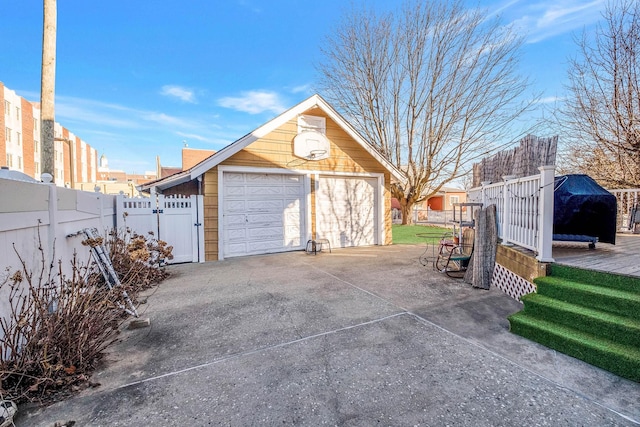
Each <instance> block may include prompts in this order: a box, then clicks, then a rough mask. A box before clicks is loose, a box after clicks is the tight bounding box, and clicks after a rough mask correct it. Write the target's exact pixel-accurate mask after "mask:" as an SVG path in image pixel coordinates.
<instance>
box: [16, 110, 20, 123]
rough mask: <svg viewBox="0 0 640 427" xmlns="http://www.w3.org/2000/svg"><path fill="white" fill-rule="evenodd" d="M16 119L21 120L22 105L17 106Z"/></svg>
mask: <svg viewBox="0 0 640 427" xmlns="http://www.w3.org/2000/svg"><path fill="white" fill-rule="evenodd" d="M16 119H18V120H20V107H16Z"/></svg>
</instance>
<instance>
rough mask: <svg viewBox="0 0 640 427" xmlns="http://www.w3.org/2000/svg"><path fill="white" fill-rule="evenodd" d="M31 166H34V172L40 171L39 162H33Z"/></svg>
mask: <svg viewBox="0 0 640 427" xmlns="http://www.w3.org/2000/svg"><path fill="white" fill-rule="evenodd" d="M33 166H35V168H34V169H35V171H36V173H37V174H38V173H40V163H34V164H33Z"/></svg>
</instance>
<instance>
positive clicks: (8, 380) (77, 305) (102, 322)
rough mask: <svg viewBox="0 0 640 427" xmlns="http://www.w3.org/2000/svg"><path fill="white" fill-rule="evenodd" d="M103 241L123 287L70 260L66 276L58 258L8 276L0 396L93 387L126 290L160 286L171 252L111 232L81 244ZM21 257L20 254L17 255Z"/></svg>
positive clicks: (0, 336)
mask: <svg viewBox="0 0 640 427" xmlns="http://www.w3.org/2000/svg"><path fill="white" fill-rule="evenodd" d="M103 243H104V244H105V246H106V247H107V248H108V249H109V251H110V255H111V260H112V262H113V265H114V269H115V271H116V273H117V274H118V276H119V279H120V281H121V283H122V287H114V288H113V289H109V287H108V286H105V282H104V278H103V277H102V276H101V275H100V274H99V273H97V272H96V271H97V269H96V268H95V263H91V264H89V265H82V264H81V263H79V262H78V260H77V258H76V257H75V256H74V257H73V259H72V260H71V261H70V262H71V267H72V268H71V271H72V273H71V274H70V277H68V276H65V275H64V274H63V272H62V266H63V261H59V262H58V263H57V266H47V265H46V264H47V262H46V261H45V260H46V257H45V254H44V252H43V250H42V248H40V259H41V261H40V263H39V266H37V267H35V268H30V267H29V266H27V265H26V263H25V262H24V260H23V259H22V258H20V260H21V263H22V266H21V268H20V269H17V270H15V271H7V276H6V277H5V279H4V280H2V281H0V288H8V294H9V296H8V303H9V306H10V313H9V315H8V316H7V317H4V318H0V345H1V346H0V393H1V394H2V396H4V398H7V399H11V400H14V401H16V402H24V401H39V402H46V401H50V400H54V399H57V398H59V397H60V396H61V395H65V394H67V393H70V392H73V391H75V390H78V389H80V388H83V387H87V386H90V385H92V383H91V382H90V381H89V377H90V375H91V373H92V372H93V370H94V369H95V367H96V365H97V363H98V362H99V361H100V359H101V358H102V355H103V352H104V350H105V349H106V348H107V347H108V346H109V345H110V344H111V343H112V342H113V341H114V340H116V339H117V335H118V333H119V330H120V326H121V325H122V323H123V321H125V320H126V314H125V312H124V311H123V310H122V308H121V307H122V306H123V305H122V302H121V299H122V295H123V293H122V292H123V290H126V291H127V293H128V294H129V296H130V297H131V298H132V299H133V300H135V299H136V297H137V295H138V293H139V292H140V291H141V290H143V289H146V288H149V287H150V286H152V284H156V283H160V282H161V281H162V280H163V279H164V278H166V277H167V275H168V273H167V272H165V271H164V270H163V269H160V268H159V267H160V265H161V263H162V260H164V259H170V258H171V249H172V248H171V247H170V246H168V245H167V244H166V243H165V242H162V241H158V240H155V239H153V238H152V237H149V238H145V237H144V236H133V237H132V238H130V239H127V240H125V239H124V236H118V235H117V234H114V233H112V234H110V235H109V237H108V238H107V240H106V241H104V239H103V238H98V239H87V240H85V241H84V242H83V244H85V245H87V246H95V245H100V244H103ZM18 256H19V257H20V254H18Z"/></svg>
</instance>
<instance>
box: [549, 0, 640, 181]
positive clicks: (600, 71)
mask: <svg viewBox="0 0 640 427" xmlns="http://www.w3.org/2000/svg"><path fill="white" fill-rule="evenodd" d="M577 45H578V48H579V52H578V55H577V57H576V58H574V59H572V60H571V62H570V67H569V84H568V87H567V89H568V96H567V100H566V102H565V108H564V109H563V110H562V112H561V113H560V115H559V117H560V119H561V123H560V124H561V126H562V127H564V129H565V131H566V132H565V133H566V134H567V137H568V138H569V139H570V141H571V142H570V143H569V144H568V148H567V152H566V153H565V154H566V155H565V157H566V159H567V163H568V164H569V165H570V166H571V169H573V171H581V172H586V173H588V174H589V175H591V176H592V177H593V178H594V179H596V180H598V181H599V182H600V183H601V184H603V185H604V186H607V187H609V188H612V187H623V188H624V187H640V80H639V72H640V3H638V2H637V1H634V0H622V1H614V2H612V3H609V4H608V5H607V8H606V10H605V12H604V13H603V22H602V23H601V24H599V25H598V27H597V29H596V31H595V33H594V34H593V36H591V35H590V34H589V33H587V32H584V33H583V34H582V37H581V38H580V39H578V40H577Z"/></svg>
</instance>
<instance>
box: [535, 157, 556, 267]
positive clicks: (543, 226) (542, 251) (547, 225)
mask: <svg viewBox="0 0 640 427" xmlns="http://www.w3.org/2000/svg"><path fill="white" fill-rule="evenodd" d="M538 170H540V202H539V203H538V209H539V211H538V221H539V222H538V256H537V257H536V259H537V260H538V261H540V262H553V261H554V260H553V255H552V246H553V188H554V185H553V183H554V178H555V174H554V171H555V166H540V167H539V168H538Z"/></svg>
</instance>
